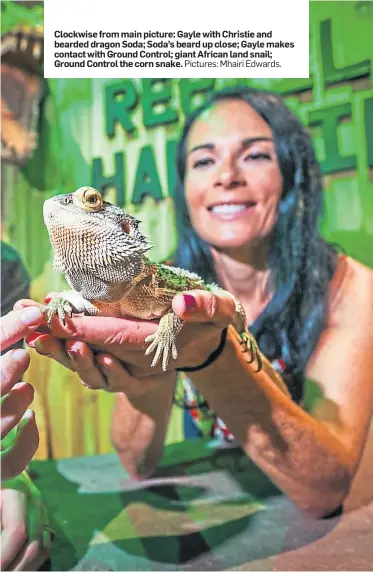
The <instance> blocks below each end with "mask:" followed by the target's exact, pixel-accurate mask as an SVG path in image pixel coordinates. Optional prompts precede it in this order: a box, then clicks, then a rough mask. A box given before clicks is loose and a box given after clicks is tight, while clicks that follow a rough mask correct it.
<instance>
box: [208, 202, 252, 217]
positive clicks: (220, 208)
mask: <svg viewBox="0 0 373 572" xmlns="http://www.w3.org/2000/svg"><path fill="white" fill-rule="evenodd" d="M247 207H248V205H247V204H241V205H216V206H214V207H212V208H211V212H213V213H215V214H222V215H225V214H236V213H240V212H242V211H244V210H246V209H247Z"/></svg>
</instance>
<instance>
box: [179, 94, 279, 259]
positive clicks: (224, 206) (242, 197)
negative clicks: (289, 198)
mask: <svg viewBox="0 0 373 572" xmlns="http://www.w3.org/2000/svg"><path fill="white" fill-rule="evenodd" d="M184 184H185V197H186V201H187V205H188V209H189V213H190V218H191V221H192V225H193V227H194V229H195V230H196V232H197V233H198V234H199V235H200V236H201V238H203V239H204V240H205V241H207V242H208V243H209V244H211V245H213V246H215V247H216V248H218V249H219V250H223V251H224V250H226V251H229V250H232V249H233V250H236V249H239V250H243V251H245V250H247V247H249V248H250V247H251V246H254V245H256V244H257V243H258V242H261V241H262V239H265V238H266V237H268V235H269V234H270V233H271V231H272V229H273V227H274V225H275V223H276V212H277V205H278V201H279V198H280V195H281V191H282V178H281V173H280V168H279V165H278V161H277V155H276V151H275V145H274V140H273V135H272V131H271V129H270V127H269V125H268V124H267V123H266V122H265V121H264V119H262V118H261V117H260V115H258V114H257V113H256V111H254V109H253V108H252V107H250V106H249V105H248V104H247V103H246V102H244V101H240V100H230V101H222V102H219V103H217V104H216V105H215V106H214V107H213V108H210V109H209V110H207V111H206V112H204V113H203V114H202V115H201V116H200V117H199V118H198V119H197V120H196V121H195V123H194V124H193V126H192V128H191V130H190V131H189V134H188V138H187V145H186V172H185V180H184Z"/></svg>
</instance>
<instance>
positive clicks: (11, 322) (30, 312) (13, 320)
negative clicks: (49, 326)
mask: <svg viewBox="0 0 373 572" xmlns="http://www.w3.org/2000/svg"><path fill="white" fill-rule="evenodd" d="M42 320H43V316H42V313H41V311H40V308H37V307H36V306H30V307H27V308H22V309H20V310H11V311H10V312H9V313H8V314H6V315H5V316H2V318H1V330H0V331H1V338H0V341H1V348H2V350H4V349H6V348H8V347H9V346H11V345H12V344H14V343H15V342H18V341H19V340H21V339H22V338H24V337H25V336H26V335H27V334H28V333H29V332H30V327H34V326H38V325H39V324H40V323H41V322H42Z"/></svg>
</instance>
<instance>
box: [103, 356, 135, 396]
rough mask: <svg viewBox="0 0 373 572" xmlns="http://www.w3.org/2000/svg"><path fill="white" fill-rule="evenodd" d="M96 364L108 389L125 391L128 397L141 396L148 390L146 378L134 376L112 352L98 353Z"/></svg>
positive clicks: (114, 391)
mask: <svg viewBox="0 0 373 572" xmlns="http://www.w3.org/2000/svg"><path fill="white" fill-rule="evenodd" d="M95 357H96V364H97V367H98V368H99V369H100V371H101V372H102V373H103V375H104V376H105V379H106V385H107V387H106V390H107V391H110V392H113V393H116V392H123V393H125V394H126V395H127V396H128V397H139V396H140V395H143V394H144V392H145V391H146V382H145V380H141V381H140V380H139V379H137V378H136V377H133V376H132V375H131V374H130V373H129V372H128V371H127V370H126V369H125V367H124V366H123V365H122V364H121V363H120V362H119V361H118V360H117V359H115V358H114V357H113V356H112V355H110V354H104V353H102V354H97V355H96V356H95ZM143 382H144V383H143Z"/></svg>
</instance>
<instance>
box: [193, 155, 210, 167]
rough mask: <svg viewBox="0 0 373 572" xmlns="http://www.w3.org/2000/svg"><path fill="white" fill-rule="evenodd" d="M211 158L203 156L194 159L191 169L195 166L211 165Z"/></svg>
mask: <svg viewBox="0 0 373 572" xmlns="http://www.w3.org/2000/svg"><path fill="white" fill-rule="evenodd" d="M213 162H214V161H213V160H212V159H211V158H210V157H209V158H205V159H197V160H196V161H193V169H195V168H196V167H197V168H198V167H206V166H207V165H212V164H213Z"/></svg>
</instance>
